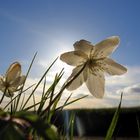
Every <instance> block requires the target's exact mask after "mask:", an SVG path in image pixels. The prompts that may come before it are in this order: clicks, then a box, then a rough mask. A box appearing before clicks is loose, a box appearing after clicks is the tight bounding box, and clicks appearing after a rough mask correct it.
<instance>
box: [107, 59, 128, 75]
mask: <svg viewBox="0 0 140 140" xmlns="http://www.w3.org/2000/svg"><path fill="white" fill-rule="evenodd" d="M104 63H105V65H104V67H105V71H106V72H107V73H108V74H110V75H121V74H124V73H126V72H127V69H126V68H125V67H124V66H122V65H120V64H118V63H116V62H115V61H114V60H112V59H110V58H106V59H105V60H104Z"/></svg>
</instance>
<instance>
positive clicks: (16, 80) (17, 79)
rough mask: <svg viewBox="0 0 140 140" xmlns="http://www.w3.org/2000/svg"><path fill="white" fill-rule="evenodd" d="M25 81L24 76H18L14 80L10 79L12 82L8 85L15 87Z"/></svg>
mask: <svg viewBox="0 0 140 140" xmlns="http://www.w3.org/2000/svg"><path fill="white" fill-rule="evenodd" d="M24 81H25V76H24V75H23V76H20V77H18V78H16V79H15V80H14V81H12V83H10V87H16V88H18V87H19V86H20V85H22V84H23V83H24Z"/></svg>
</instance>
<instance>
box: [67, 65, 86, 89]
mask: <svg viewBox="0 0 140 140" xmlns="http://www.w3.org/2000/svg"><path fill="white" fill-rule="evenodd" d="M82 67H83V65H82V66H78V67H76V68H74V69H73V71H72V74H71V75H70V77H69V78H68V81H69V80H70V79H72V78H73V77H74V76H75V75H76V74H77V73H78V72H79V71H80V70H81V69H82ZM86 79H87V75H86V71H85V70H83V71H82V72H81V73H80V75H79V76H78V77H76V79H74V80H73V81H72V83H71V84H70V85H69V86H68V87H67V89H68V90H70V91H71V90H75V89H77V88H78V87H80V86H81V85H82V84H83V83H84V81H86Z"/></svg>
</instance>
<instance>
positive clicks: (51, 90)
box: [38, 69, 64, 114]
mask: <svg viewBox="0 0 140 140" xmlns="http://www.w3.org/2000/svg"><path fill="white" fill-rule="evenodd" d="M63 74H64V73H63V69H62V70H61V72H60V73H59V74H56V76H55V79H54V81H53V83H52V85H51V86H50V88H49V89H48V90H47V92H46V93H45V95H44V97H43V100H42V102H41V103H40V106H39V108H38V114H41V112H42V110H43V107H44V105H45V103H46V100H44V98H47V99H49V98H50V100H49V104H50V103H51V101H52V98H53V96H54V95H55V94H54V90H55V88H56V86H57V84H58V83H59V81H60V79H61V78H62V76H63ZM50 107H51V106H50ZM48 112H49V109H48Z"/></svg>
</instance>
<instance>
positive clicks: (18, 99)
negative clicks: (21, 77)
mask: <svg viewBox="0 0 140 140" xmlns="http://www.w3.org/2000/svg"><path fill="white" fill-rule="evenodd" d="M36 55H37V52H36V53H35V55H34V57H33V59H32V61H31V64H30V66H29V69H28V71H27V73H26V76H25V81H24V83H23V86H22V88H21V92H20V94H19V96H18V98H17V103H16V108H15V110H17V108H18V105H19V101H20V98H21V95H22V91H23V88H24V85H25V82H26V79H27V77H28V75H29V72H30V70H31V68H32V65H33V63H34V60H35V58H36Z"/></svg>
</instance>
